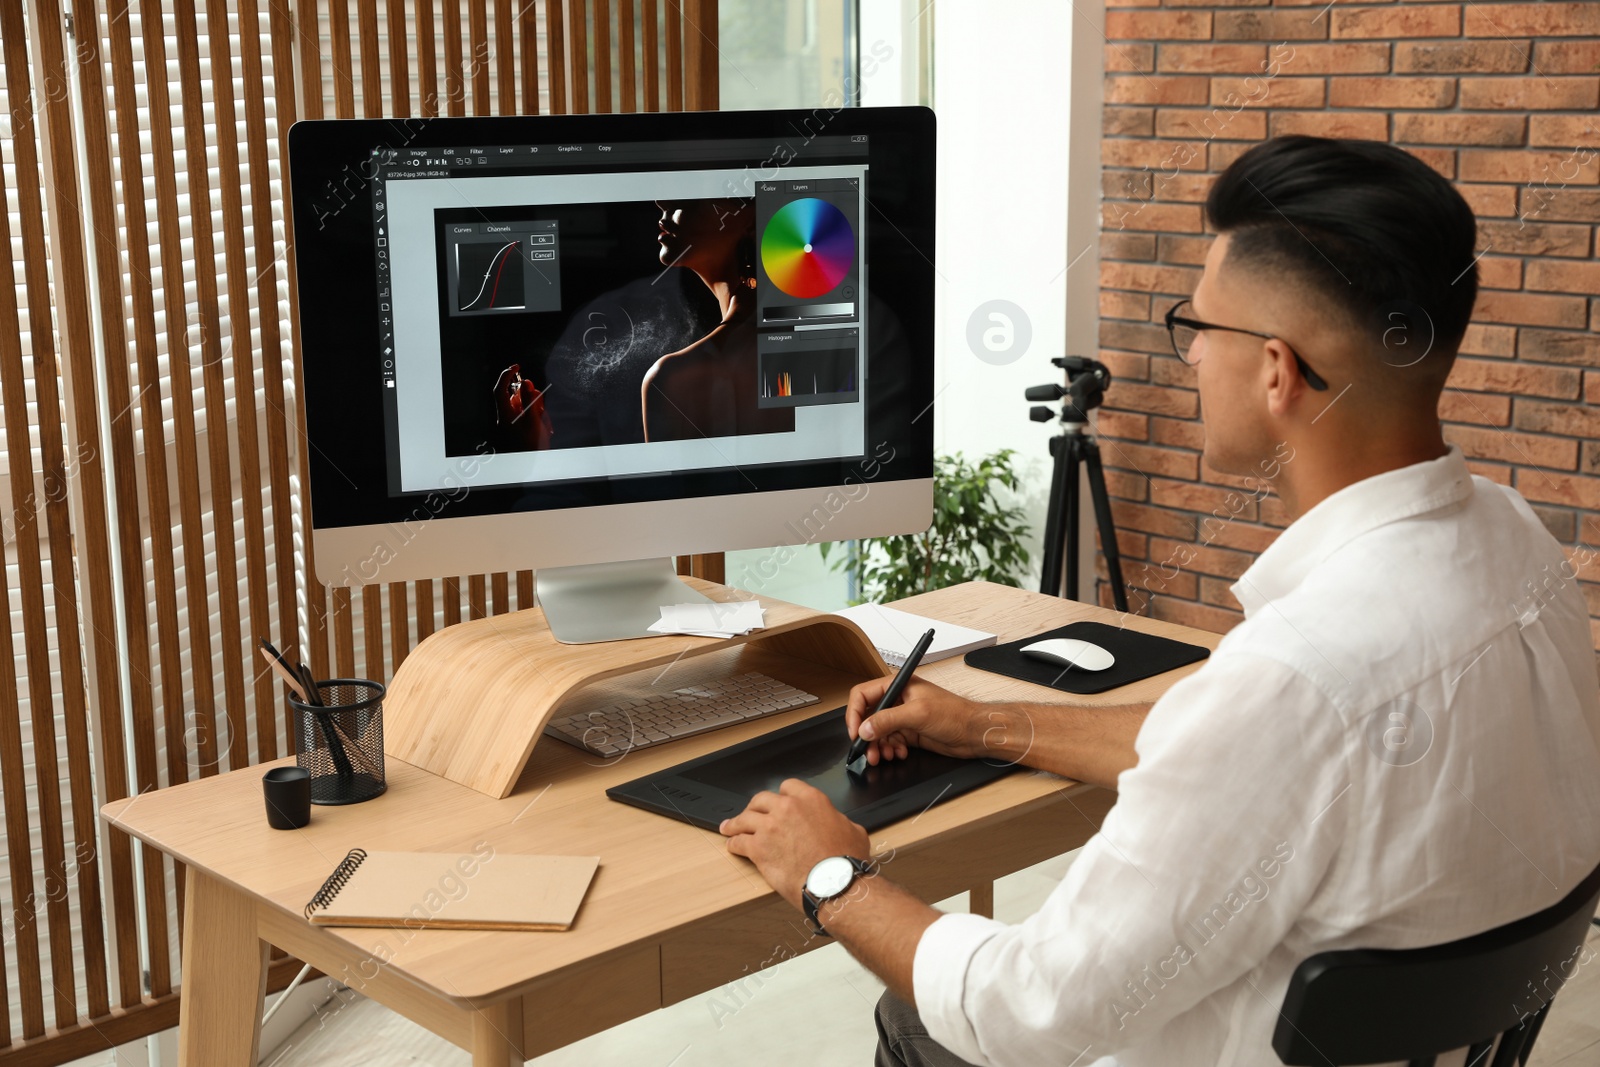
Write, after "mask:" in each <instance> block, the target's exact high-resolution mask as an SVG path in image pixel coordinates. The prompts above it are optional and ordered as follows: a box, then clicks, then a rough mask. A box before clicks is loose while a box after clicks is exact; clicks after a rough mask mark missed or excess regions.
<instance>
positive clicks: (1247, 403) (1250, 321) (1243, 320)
mask: <svg viewBox="0 0 1600 1067" xmlns="http://www.w3.org/2000/svg"><path fill="white" fill-rule="evenodd" d="M1228 240H1229V238H1228V235H1227V234H1223V235H1222V236H1220V237H1218V238H1217V239H1216V240H1215V241H1213V242H1211V249H1210V251H1209V252H1207V253H1206V264H1205V271H1204V273H1203V274H1202V275H1201V277H1200V284H1199V285H1197V286H1196V287H1195V290H1194V296H1193V297H1192V298H1191V300H1190V307H1191V308H1192V309H1193V310H1192V311H1191V312H1190V313H1189V314H1190V316H1191V317H1192V318H1196V319H1200V320H1202V321H1204V322H1214V323H1216V324H1217V325H1219V326H1237V327H1239V328H1241V329H1246V330H1259V331H1261V332H1263V333H1268V332H1271V329H1272V327H1271V325H1269V316H1268V315H1267V313H1266V312H1265V310H1264V304H1263V301H1264V299H1265V298H1266V294H1264V293H1262V292H1261V291H1260V286H1259V285H1251V284H1250V279H1249V278H1248V277H1247V276H1246V275H1244V274H1242V273H1241V272H1239V271H1238V270H1236V269H1229V268H1228V267H1225V266H1223V260H1224V259H1225V258H1226V257H1227V254H1228ZM1265 344H1266V342H1265V341H1264V340H1263V339H1261V338H1259V337H1252V336H1250V335H1249V334H1244V333H1232V332H1229V331H1225V330H1201V331H1200V333H1199V335H1198V336H1197V337H1196V338H1195V340H1194V344H1193V346H1192V347H1191V348H1190V350H1189V359H1190V362H1192V363H1195V364H1196V366H1195V376H1196V378H1197V381H1198V388H1199V390H1200V413H1201V418H1202V420H1203V422H1204V425H1205V451H1204V453H1203V454H1202V458H1203V459H1204V460H1205V463H1206V466H1208V467H1210V468H1211V469H1212V470H1214V471H1217V472H1219V473H1222V474H1241V475H1242V474H1252V473H1255V470H1256V465H1257V463H1259V462H1260V460H1261V459H1262V458H1263V457H1264V456H1267V455H1270V454H1271V452H1272V448H1273V445H1274V444H1275V443H1276V439H1277V437H1278V434H1277V433H1276V431H1275V430H1274V429H1273V427H1272V419H1271V417H1270V415H1269V413H1268V411H1267V404H1266V374H1267V371H1268V367H1267V357H1266V354H1265V352H1264V351H1263V346H1264V345H1265Z"/></svg>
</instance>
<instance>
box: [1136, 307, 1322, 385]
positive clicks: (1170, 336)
mask: <svg viewBox="0 0 1600 1067" xmlns="http://www.w3.org/2000/svg"><path fill="white" fill-rule="evenodd" d="M1188 303H1189V301H1187V300H1180V301H1178V302H1177V303H1176V304H1173V305H1172V306H1171V307H1170V308H1168V309H1167V318H1166V321H1167V340H1168V341H1170V342H1171V343H1172V354H1173V355H1175V356H1177V357H1178V358H1179V359H1181V360H1183V361H1184V362H1185V363H1189V364H1190V366H1193V364H1192V363H1190V361H1189V357H1188V356H1185V355H1184V354H1183V353H1182V352H1181V351H1179V349H1178V335H1177V333H1176V331H1175V329H1174V327H1178V326H1187V327H1188V328H1189V329H1191V330H1194V331H1196V332H1198V331H1200V330H1223V331H1225V332H1227V333H1245V334H1249V335H1250V336H1251V337H1260V338H1262V339H1264V340H1267V341H1283V338H1281V337H1277V336H1274V335H1273V334H1270V333H1261V332H1260V331H1259V330H1246V329H1242V328H1241V327H1238V326H1219V325H1217V324H1216V323H1214V322H1202V321H1201V320H1199V319H1191V318H1187V317H1186V316H1183V315H1179V314H1178V309H1179V308H1181V307H1183V306H1184V305H1185V304H1188ZM1191 306H1192V305H1191ZM1283 343H1284V344H1285V345H1289V342H1287V341H1283ZM1289 351H1290V352H1293V353H1294V362H1295V365H1296V366H1298V367H1299V368H1300V374H1301V375H1302V376H1303V377H1304V378H1305V380H1306V384H1307V385H1309V386H1310V387H1311V388H1313V389H1315V390H1317V391H1318V392H1322V391H1324V390H1326V389H1327V388H1328V383H1327V382H1326V381H1325V380H1324V379H1323V377H1322V375H1320V374H1318V373H1317V372H1316V371H1314V370H1312V369H1311V365H1310V364H1309V363H1307V362H1306V361H1305V360H1304V359H1302V358H1301V357H1300V353H1298V352H1295V350H1294V346H1293V345H1289Z"/></svg>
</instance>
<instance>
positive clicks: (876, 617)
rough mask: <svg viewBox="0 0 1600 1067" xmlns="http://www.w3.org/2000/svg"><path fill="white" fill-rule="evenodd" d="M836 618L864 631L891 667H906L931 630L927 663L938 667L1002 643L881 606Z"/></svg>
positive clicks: (868, 606) (864, 607)
mask: <svg viewBox="0 0 1600 1067" xmlns="http://www.w3.org/2000/svg"><path fill="white" fill-rule="evenodd" d="M834 614H835V615H843V616H844V617H845V618H847V619H849V620H850V621H851V622H853V623H855V624H856V625H857V626H859V627H861V629H862V631H863V632H864V633H865V634H866V635H867V640H869V641H871V642H872V643H873V645H874V646H876V647H877V649H878V655H880V656H882V657H883V662H885V663H887V664H888V665H889V666H891V667H898V666H900V665H901V664H902V663H904V662H905V661H906V657H907V656H909V655H911V649H912V647H913V646H914V645H915V644H916V643H917V639H918V638H919V637H921V636H922V635H923V634H924V633H926V632H927V631H928V630H929V629H930V628H931V629H932V630H933V644H931V645H929V646H928V651H927V652H925V653H923V655H922V662H923V663H937V662H938V661H939V660H942V659H949V658H950V657H951V656H960V655H964V654H966V653H968V652H971V651H972V650H973V649H975V648H985V647H987V646H989V645H992V644H994V643H995V641H996V640H998V638H997V637H996V635H995V634H991V633H986V632H984V631H983V630H974V629H972V628H971V627H970V626H957V625H956V624H955V623H953V622H941V621H940V620H938V619H929V618H925V617H924V616H921V615H913V614H911V612H909V611H899V610H897V609H895V608H886V607H883V606H882V605H880V604H858V605H856V606H855V607H853V608H845V609H843V610H842V611H836V612H834Z"/></svg>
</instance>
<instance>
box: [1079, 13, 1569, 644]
mask: <svg viewBox="0 0 1600 1067" xmlns="http://www.w3.org/2000/svg"><path fill="white" fill-rule="evenodd" d="M1108 6H1109V8H1110V10H1108V11H1107V13H1106V23H1105V33H1106V38H1107V44H1106V48H1105V65H1106V79H1105V113H1104V140H1103V142H1102V143H1103V161H1104V172H1103V190H1102V192H1103V194H1104V202H1103V213H1104V217H1103V230H1102V236H1101V277H1100V314H1101V323H1100V349H1101V350H1100V358H1101V359H1102V360H1103V361H1104V362H1105V363H1106V364H1108V365H1109V366H1110V367H1111V370H1112V373H1113V375H1114V376H1115V378H1116V381H1115V383H1114V384H1113V385H1112V387H1111V389H1110V390H1109V392H1108V393H1107V395H1106V401H1105V407H1104V410H1103V411H1102V413H1101V418H1100V434H1101V450H1102V453H1103V456H1104V459H1105V463H1106V466H1107V468H1108V469H1107V471H1106V480H1107V483H1108V486H1109V488H1110V491H1111V495H1112V496H1113V497H1114V498H1115V499H1114V500H1113V502H1112V504H1113V511H1114V512H1115V516H1116V522H1117V531H1118V533H1117V538H1118V544H1119V546H1120V548H1121V550H1122V554H1123V559H1124V567H1123V570H1124V575H1125V578H1126V580H1127V583H1128V586H1129V592H1130V598H1131V600H1132V601H1133V606H1134V608H1135V609H1136V610H1140V611H1141V612H1142V613H1145V614H1151V615H1154V616H1155V617H1157V618H1163V619H1171V620H1174V621H1177V622H1183V623H1188V624H1191V625H1195V626H1201V627H1204V628H1207V629H1211V630H1217V631H1223V630H1226V629H1228V628H1229V627H1231V626H1232V625H1233V624H1234V623H1235V622H1237V621H1238V620H1239V618H1240V617H1241V616H1240V613H1239V605H1238V603H1237V602H1236V601H1235V600H1234V599H1233V597H1232V595H1231V594H1230V593H1229V592H1228V586H1229V585H1230V584H1232V582H1233V580H1234V579H1235V578H1237V577H1238V576H1239V575H1240V574H1241V573H1242V572H1243V571H1244V570H1245V568H1246V567H1248V566H1249V565H1250V563H1251V562H1252V561H1253V560H1254V558H1255V554H1256V553H1258V552H1260V551H1261V550H1262V549H1263V548H1265V547H1266V546H1267V545H1269V544H1271V543H1272V540H1273V539H1274V538H1275V537H1276V536H1277V532H1278V531H1279V530H1280V529H1281V528H1282V527H1283V526H1284V524H1285V523H1286V521H1287V516H1286V514H1285V513H1284V510H1283V507H1282V505H1281V503H1280V502H1279V501H1278V500H1277V498H1276V497H1271V496H1268V497H1266V498H1265V499H1260V500H1258V499H1256V498H1255V497H1254V496H1252V495H1250V494H1248V493H1243V492H1240V491H1239V490H1240V488H1241V486H1242V483H1240V482H1238V480H1236V479H1232V478H1228V477H1226V476H1222V475H1218V474H1215V473H1213V472H1210V471H1207V470H1205V469H1203V467H1202V466H1201V464H1200V454H1199V451H1198V450H1199V448H1200V444H1201V429H1200V423H1199V422H1198V415H1199V399H1198V396H1197V394H1196V393H1195V391H1194V388H1193V386H1194V379H1193V372H1192V371H1190V370H1189V369H1188V368H1187V367H1185V366H1184V365H1183V364H1182V363H1180V362H1179V361H1178V360H1177V358H1176V357H1174V356H1173V355H1172V350H1171V348H1170V347H1169V346H1168V343H1167V336H1166V330H1165V328H1164V327H1163V326H1162V325H1161V324H1160V323H1161V318H1162V315H1163V314H1164V313H1165V311H1166V309H1167V308H1168V307H1169V306H1170V305H1171V304H1173V303H1175V302H1176V301H1178V300H1180V299H1182V298H1183V297H1185V296H1188V295H1189V293H1190V292H1191V291H1192V290H1193V288H1194V285H1195V283H1196V281H1197V280H1198V278H1199V275H1200V265H1201V264H1202V263H1203V261H1204V257H1205V251H1206V247H1207V245H1208V244H1209V238H1208V237H1207V236H1206V230H1205V220H1204V218H1203V214H1202V210H1201V203H1202V201H1203V200H1204V199H1205V195H1206V192H1207V190H1208V188H1209V187H1210V184H1211V182H1212V180H1213V178H1214V175H1216V174H1217V173H1218V172H1219V171H1221V170H1222V169H1223V168H1224V167H1226V166H1227V165H1228V164H1229V163H1230V162H1232V161H1233V160H1234V159H1236V158H1237V157H1238V156H1239V155H1240V154H1241V153H1242V152H1243V151H1244V150H1245V149H1247V148H1249V147H1250V146H1251V145H1252V144H1253V143H1255V142H1257V141H1259V140H1261V139H1263V138H1265V137H1269V136H1276V135H1279V134H1287V133H1308V134H1317V135H1322V136H1332V137H1364V138H1373V139H1377V140H1387V141H1391V142H1393V143H1395V144H1398V145H1401V146H1403V147H1405V148H1406V149H1407V150H1408V151H1410V152H1412V153H1414V154H1415V155H1417V156H1418V157H1420V158H1421V159H1423V160H1425V161H1426V162H1427V163H1428V164H1429V165H1430V166H1432V167H1434V168H1435V169H1436V170H1438V171H1439V172H1440V173H1442V174H1443V175H1445V176H1446V177H1448V178H1451V179H1453V180H1454V181H1455V182H1456V185H1457V188H1459V189H1460V190H1461V193H1462V195H1463V196H1465V197H1466V199H1467V201H1468V202H1469V203H1470V204H1471V205H1472V207H1473V210H1474V211H1475V212H1476V213H1477V215H1478V220H1479V241H1478V250H1479V252H1480V253H1481V258H1480V259H1479V261H1478V268H1479V272H1480V286H1481V289H1480V293H1479V296H1478V304H1477V308H1476V310H1475V311H1474V314H1473V320H1474V321H1473V325H1472V326H1471V327H1470V328H1469V330H1468V332H1467V335H1466V339H1465V341H1464V343H1463V345H1462V350H1461V354H1460V356H1459V357H1458V359H1457V364H1456V368H1455V372H1454V374H1453V375H1452V377H1451V381H1450V389H1449V390H1448V391H1447V392H1446V394H1445V396H1444V398H1443V401H1442V403H1441V406H1440V414H1441V417H1442V418H1443V419H1444V422H1445V435H1446V437H1447V438H1448V439H1449V440H1451V441H1453V442H1456V443H1458V444H1459V445H1460V446H1461V448H1462V450H1463V452H1465V454H1466V455H1467V457H1468V460H1469V464H1470V466H1471V467H1472V469H1473V470H1474V471H1476V472H1477V473H1479V474H1482V475H1484V476H1485V477H1488V478H1493V479H1494V480H1496V481H1499V482H1504V483H1508V484H1511V485H1514V486H1516V487H1517V488H1518V489H1519V490H1520V491H1521V492H1522V494H1523V495H1524V496H1525V497H1527V498H1528V500H1529V501H1531V502H1532V503H1533V505H1534V507H1535V509H1536V510H1537V511H1538V512H1539V514H1540V516H1541V517H1542V518H1543V520H1544V522H1545V524H1546V525H1547V526H1548V527H1549V528H1550V530H1551V532H1552V533H1553V534H1554V535H1555V536H1556V538H1557V539H1559V540H1560V541H1561V542H1562V543H1563V544H1564V545H1566V546H1568V552H1569V556H1570V557H1571V558H1572V559H1573V566H1574V568H1575V569H1577V570H1578V577H1579V579H1580V580H1582V588H1583V590H1584V592H1585V594H1587V596H1588V598H1589V604H1590V610H1591V614H1593V615H1600V295H1597V294H1600V263H1597V262H1596V260H1595V252H1596V235H1595V230H1596V223H1597V222H1600V0H1587V2H1577V3H1562V2H1552V3H1466V4H1456V3H1415V2H1399V3H1395V2H1390V3H1362V2H1359V0H1353V2H1344V0H1337V2H1335V3H1332V4H1329V5H1328V6H1326V7H1324V6H1322V3H1321V2H1317V3H1296V2H1294V0H1279V2H1278V3H1276V4H1269V3H1268V0H1234V2H1231V3H1229V2H1218V0H1210V2H1203V3H1195V2H1193V0H1109V3H1108ZM1590 546H1593V547H1590ZM1099 574H1100V579H1101V580H1100V582H1099V584H1098V589H1097V592H1098V595H1099V597H1100V601H1101V602H1102V603H1106V604H1109V603H1110V590H1109V587H1108V586H1107V585H1106V584H1105V581H1104V577H1105V567H1104V559H1103V557H1102V558H1101V559H1100V562H1099ZM1530 577H1531V576H1530ZM1558 580H1559V579H1558ZM1591 625H1592V627H1593V628H1594V630H1595V634H1596V638H1597V647H1600V624H1594V623H1592V624H1591Z"/></svg>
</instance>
